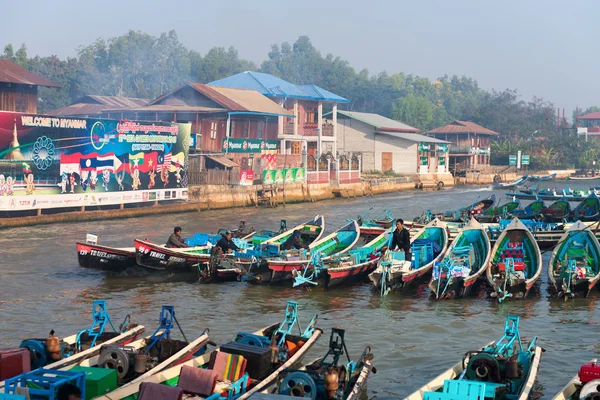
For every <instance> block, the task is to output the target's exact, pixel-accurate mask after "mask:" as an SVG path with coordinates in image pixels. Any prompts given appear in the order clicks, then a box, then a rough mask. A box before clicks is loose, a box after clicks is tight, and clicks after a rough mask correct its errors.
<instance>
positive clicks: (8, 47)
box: [2, 43, 15, 61]
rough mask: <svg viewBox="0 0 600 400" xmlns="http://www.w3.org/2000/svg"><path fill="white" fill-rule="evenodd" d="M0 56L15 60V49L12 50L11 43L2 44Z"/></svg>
mask: <svg viewBox="0 0 600 400" xmlns="http://www.w3.org/2000/svg"><path fill="white" fill-rule="evenodd" d="M2 58H6V59H7V60H10V61H14V60H15V51H14V50H13V46H12V44H10V43H9V44H7V45H6V46H4V54H2Z"/></svg>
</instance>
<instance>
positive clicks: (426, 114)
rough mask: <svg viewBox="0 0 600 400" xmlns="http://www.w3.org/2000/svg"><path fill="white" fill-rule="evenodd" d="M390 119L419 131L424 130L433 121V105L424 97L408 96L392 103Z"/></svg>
mask: <svg viewBox="0 0 600 400" xmlns="http://www.w3.org/2000/svg"><path fill="white" fill-rule="evenodd" d="M392 117H393V119H396V120H400V121H402V122H404V123H406V124H408V125H411V126H414V127H416V128H419V129H421V130H426V129H428V127H429V125H430V123H431V121H432V119H433V105H432V104H431V102H430V101H429V100H427V99H426V98H424V97H421V96H416V95H414V94H409V95H408V96H406V97H404V98H401V99H398V100H396V101H395V102H394V104H393V106H392Z"/></svg>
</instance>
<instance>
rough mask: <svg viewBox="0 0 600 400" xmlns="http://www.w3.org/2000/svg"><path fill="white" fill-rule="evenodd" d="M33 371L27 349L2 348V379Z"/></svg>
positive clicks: (0, 352)
mask: <svg viewBox="0 0 600 400" xmlns="http://www.w3.org/2000/svg"><path fill="white" fill-rule="evenodd" d="M29 371H31V358H30V355H29V350H27V349H20V348H17V349H14V348H10V349H0V381H3V380H5V379H7V378H12V377H14V376H17V375H20V374H22V373H24V372H29Z"/></svg>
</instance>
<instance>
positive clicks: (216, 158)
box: [204, 155, 239, 168]
mask: <svg viewBox="0 0 600 400" xmlns="http://www.w3.org/2000/svg"><path fill="white" fill-rule="evenodd" d="M204 157H206V158H210V159H211V160H213V161H214V162H216V163H219V164H221V165H222V166H224V167H225V168H236V167H239V165H238V164H236V163H235V162H233V161H232V160H230V159H229V158H227V157H225V156H208V155H206V156H204Z"/></svg>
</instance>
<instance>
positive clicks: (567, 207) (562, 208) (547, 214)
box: [540, 197, 571, 222]
mask: <svg viewBox="0 0 600 400" xmlns="http://www.w3.org/2000/svg"><path fill="white" fill-rule="evenodd" d="M570 212H571V203H570V202H569V201H568V200H567V199H566V198H565V197H562V198H561V199H560V200H556V201H555V202H553V203H552V204H550V205H549V206H548V207H545V208H543V209H542V211H541V213H540V214H541V215H540V217H541V219H542V220H543V221H545V222H560V221H563V220H564V219H565V218H568V217H569V213H570Z"/></svg>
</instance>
